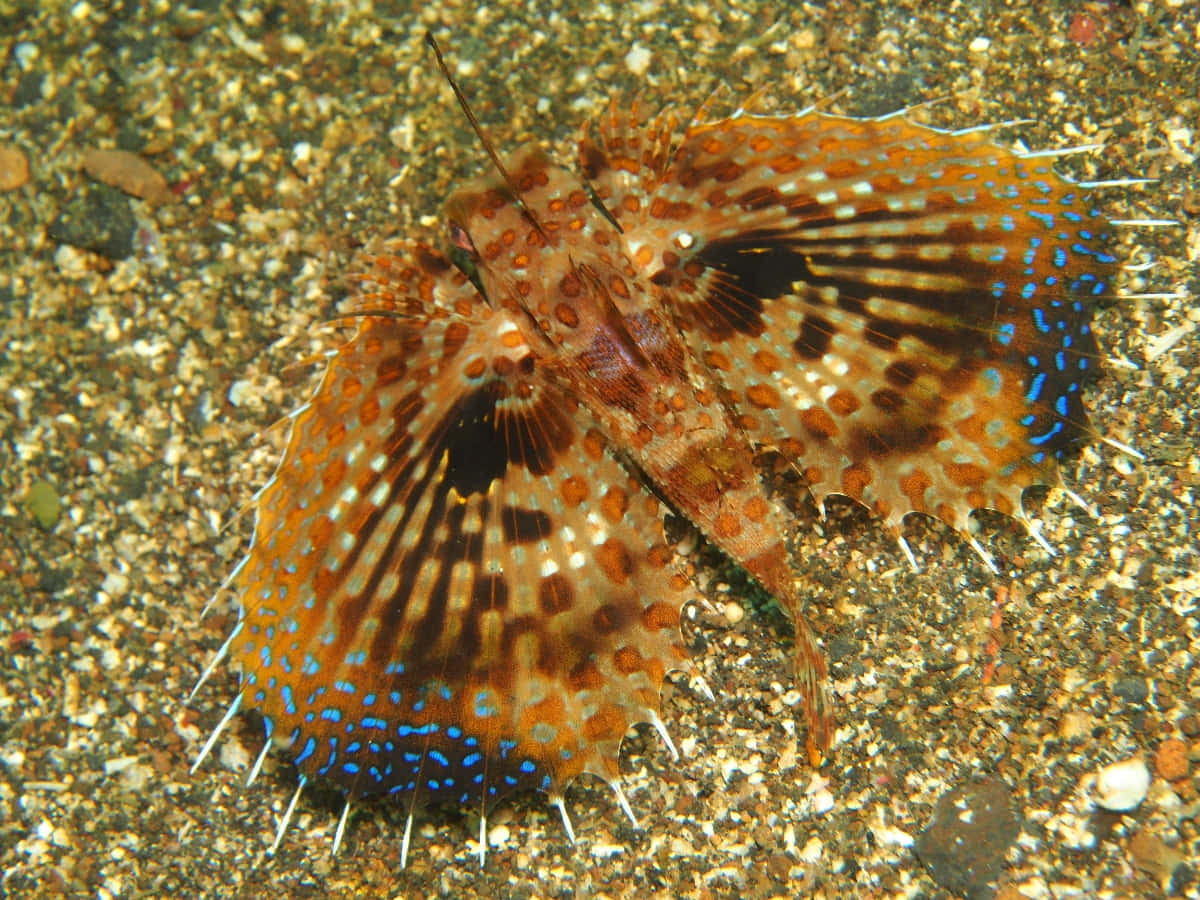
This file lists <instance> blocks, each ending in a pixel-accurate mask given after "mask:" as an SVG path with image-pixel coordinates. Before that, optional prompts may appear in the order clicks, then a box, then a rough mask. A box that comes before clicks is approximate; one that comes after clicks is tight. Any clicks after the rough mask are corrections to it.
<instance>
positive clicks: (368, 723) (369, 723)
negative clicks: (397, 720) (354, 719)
mask: <svg viewBox="0 0 1200 900" xmlns="http://www.w3.org/2000/svg"><path fill="white" fill-rule="evenodd" d="M362 727H363V728H378V729H380V730H382V731H386V730H387V722H386V721H385V720H383V719H377V718H375V717H374V716H367V717H366V718H364V719H363V720H362Z"/></svg>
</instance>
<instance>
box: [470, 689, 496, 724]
mask: <svg viewBox="0 0 1200 900" xmlns="http://www.w3.org/2000/svg"><path fill="white" fill-rule="evenodd" d="M498 715H500V710H499V709H497V708H496V707H495V706H493V705H492V703H491V700H490V692H489V691H480V692H479V693H478V694H476V695H475V716H476V718H479V719H486V718H489V717H491V716H498Z"/></svg>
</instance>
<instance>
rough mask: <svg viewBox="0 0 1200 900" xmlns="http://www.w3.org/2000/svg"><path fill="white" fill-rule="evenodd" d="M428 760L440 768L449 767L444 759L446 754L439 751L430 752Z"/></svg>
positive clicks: (447, 761) (448, 761) (448, 763)
mask: <svg viewBox="0 0 1200 900" xmlns="http://www.w3.org/2000/svg"><path fill="white" fill-rule="evenodd" d="M429 758H430V759H432V760H433V761H434V762H436V763H438V764H439V765H440V766H441V767H442V768H445V767H446V766H448V765H450V760H448V759H446V754H445V753H443V752H442V751H441V750H430V751H429Z"/></svg>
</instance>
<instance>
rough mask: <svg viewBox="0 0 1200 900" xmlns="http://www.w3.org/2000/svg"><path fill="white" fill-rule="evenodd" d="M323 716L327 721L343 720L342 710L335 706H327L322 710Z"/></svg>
mask: <svg viewBox="0 0 1200 900" xmlns="http://www.w3.org/2000/svg"><path fill="white" fill-rule="evenodd" d="M321 718H322V719H325V720H326V721H327V722H340V721H342V711H341V710H340V709H338V708H337V707H335V706H327V707H325V708H324V709H323V710H321Z"/></svg>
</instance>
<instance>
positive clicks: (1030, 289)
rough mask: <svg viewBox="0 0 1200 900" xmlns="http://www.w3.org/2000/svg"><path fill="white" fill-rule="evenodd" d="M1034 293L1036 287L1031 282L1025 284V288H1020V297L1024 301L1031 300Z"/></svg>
mask: <svg viewBox="0 0 1200 900" xmlns="http://www.w3.org/2000/svg"><path fill="white" fill-rule="evenodd" d="M1036 293H1037V285H1036V284H1034V283H1033V282H1032V281H1027V282H1025V286H1024V287H1023V288H1021V296H1022V297H1023V298H1024V299H1026V300H1028V299H1029V298H1031V297H1032V296H1033V295H1034V294H1036Z"/></svg>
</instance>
